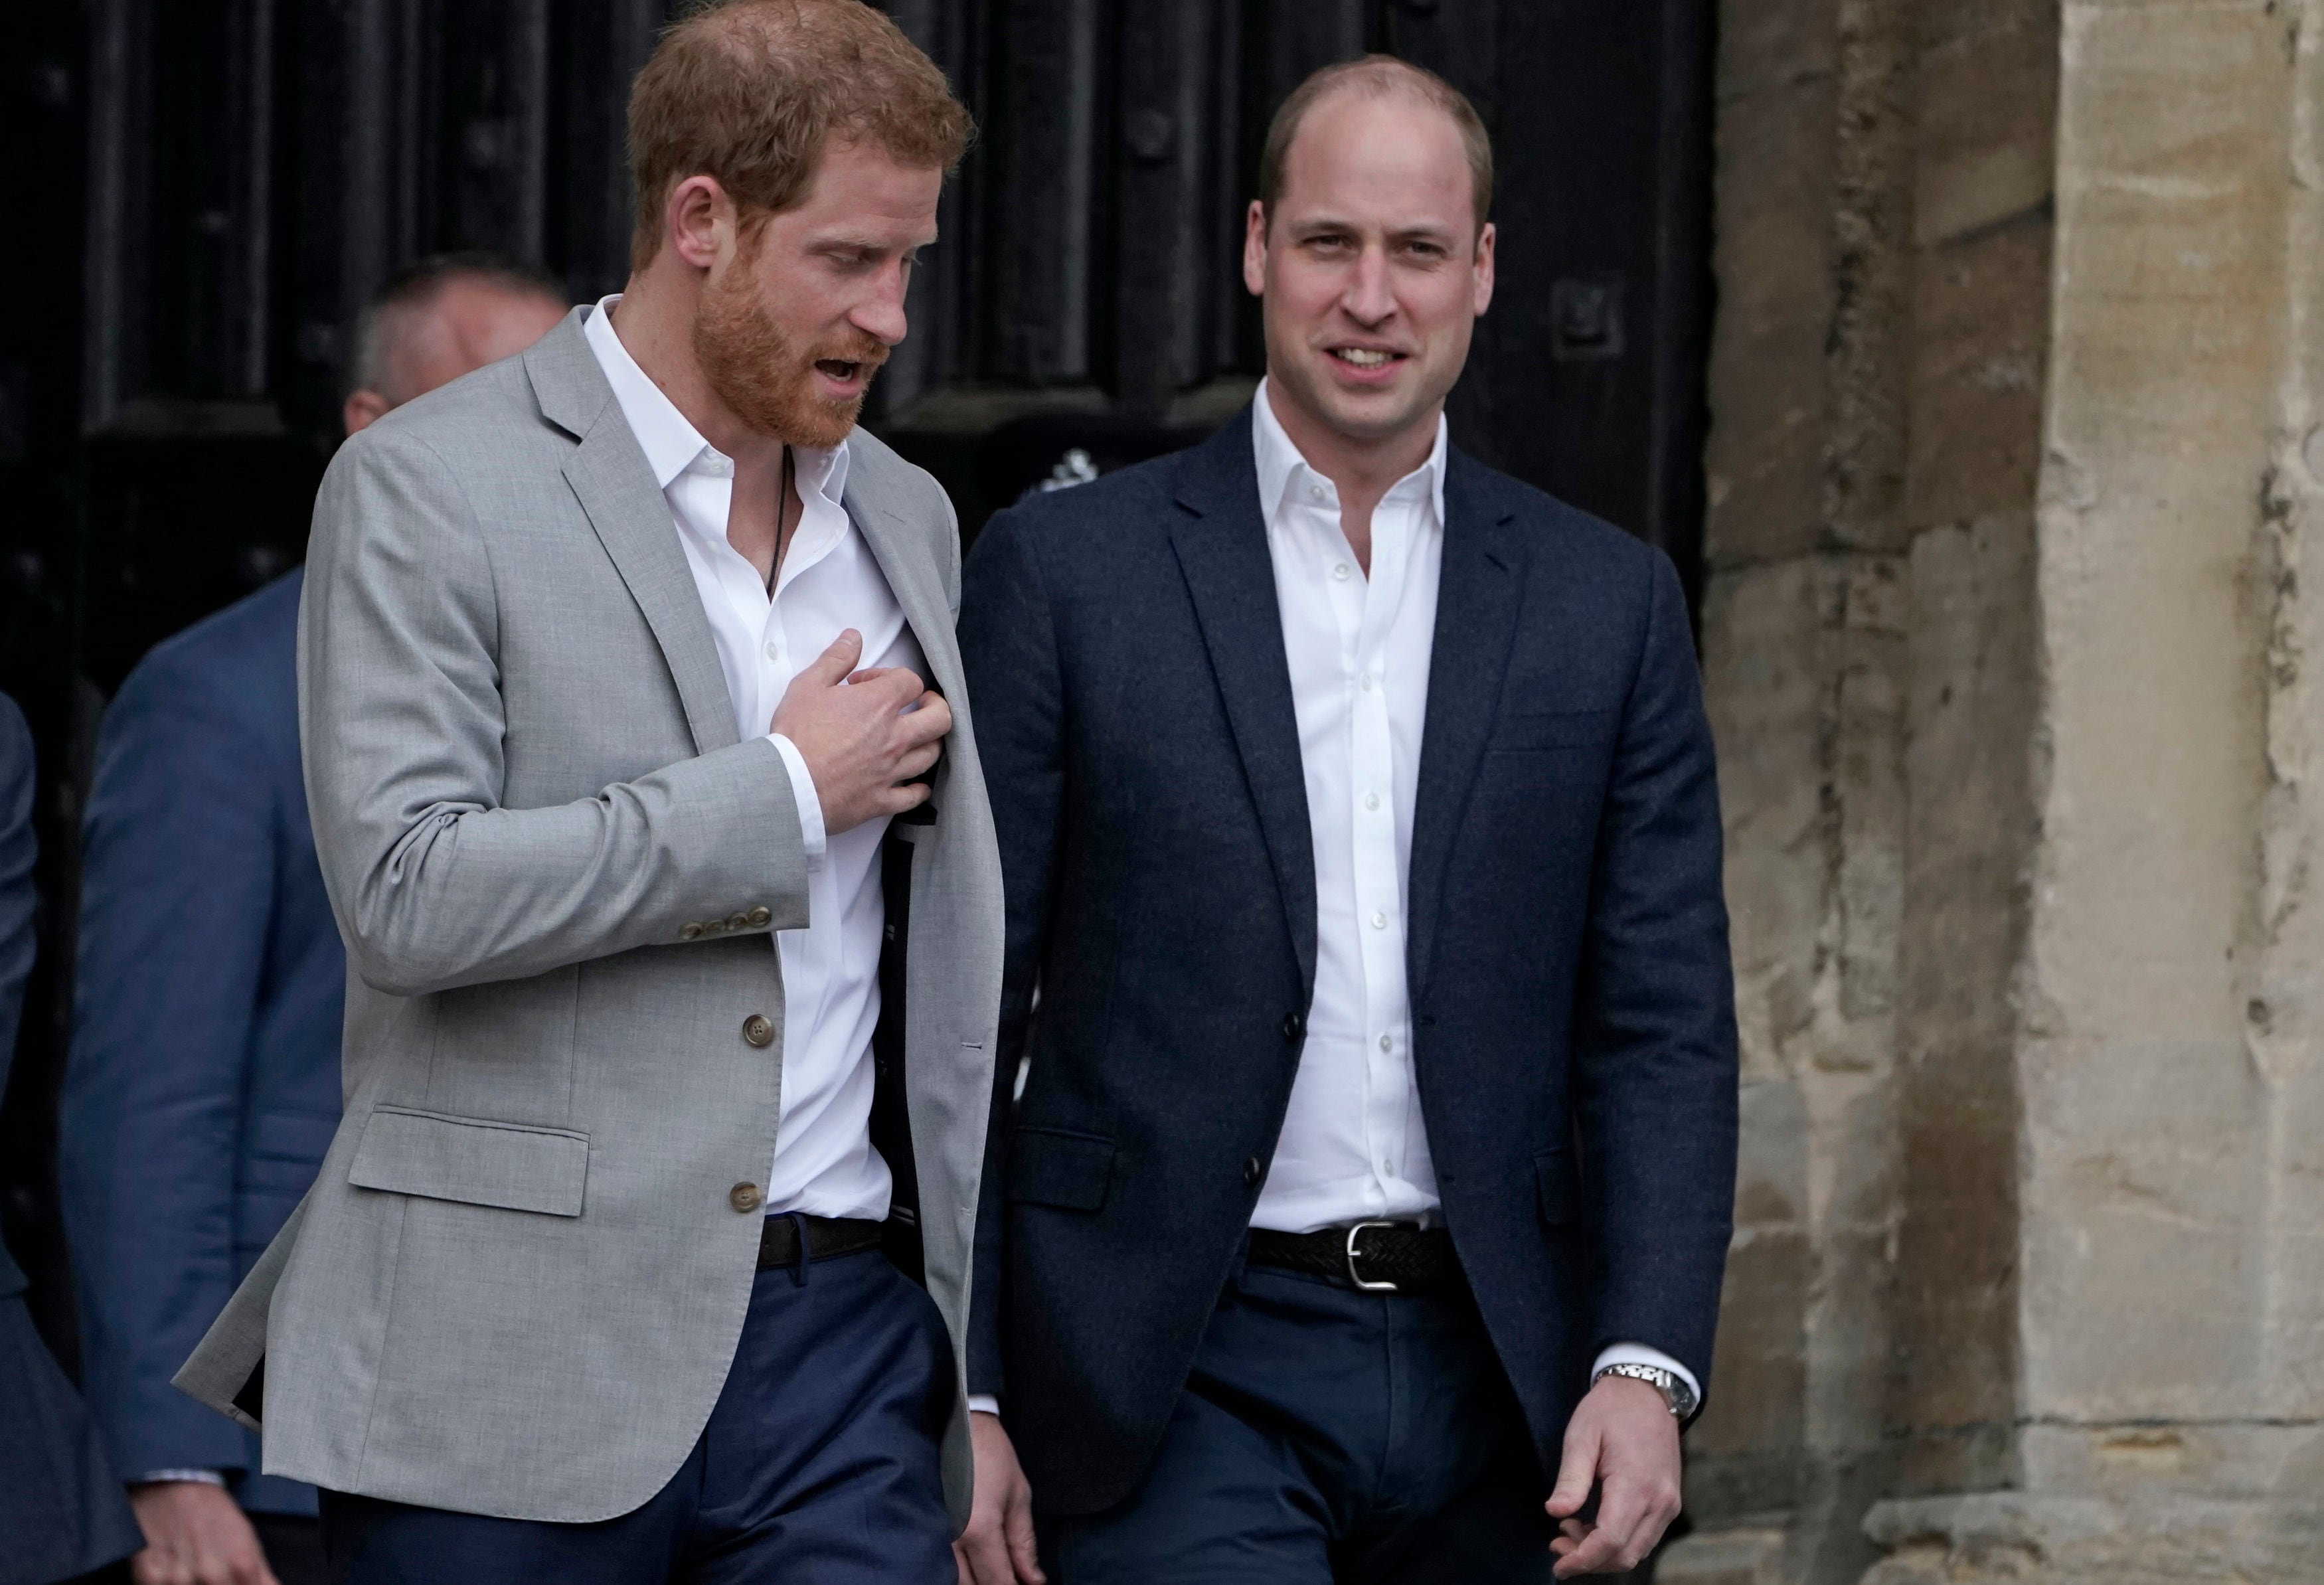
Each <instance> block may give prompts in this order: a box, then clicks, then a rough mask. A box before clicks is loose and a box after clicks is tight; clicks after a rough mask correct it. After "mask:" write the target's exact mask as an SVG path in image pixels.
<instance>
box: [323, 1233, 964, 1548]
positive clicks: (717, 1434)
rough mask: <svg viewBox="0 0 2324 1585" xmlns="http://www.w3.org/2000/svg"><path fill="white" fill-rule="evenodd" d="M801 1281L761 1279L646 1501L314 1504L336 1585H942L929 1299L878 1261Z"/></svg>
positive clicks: (944, 1383) (949, 1362)
mask: <svg viewBox="0 0 2324 1585" xmlns="http://www.w3.org/2000/svg"><path fill="white" fill-rule="evenodd" d="M803 1274H804V1277H805V1281H804V1282H803V1283H802V1282H801V1281H799V1280H798V1274H795V1273H794V1272H793V1271H791V1270H790V1269H788V1268H786V1269H783V1270H777V1271H762V1272H761V1273H759V1276H758V1281H757V1283H756V1284H755V1285H754V1286H752V1290H751V1311H750V1314H749V1316H748V1318H747V1319H745V1321H744V1322H743V1323H742V1341H740V1342H739V1343H738V1344H737V1345H736V1347H735V1350H734V1363H733V1367H732V1368H731V1369H730V1370H729V1371H728V1373H727V1377H726V1386H725V1387H724V1390H723V1391H722V1392H721V1393H720V1394H719V1396H718V1402H717V1405H716V1406H715V1407H714V1408H713V1409H712V1410H711V1412H710V1424H708V1425H707V1426H706V1427H705V1429H704V1431H703V1433H702V1436H701V1439H700V1440H699V1441H697V1442H696V1443H695V1445H694V1451H692V1452H691V1453H690V1454H688V1455H687V1460H686V1461H685V1462H684V1463H683V1464H681V1465H680V1466H679V1467H678V1473H677V1474H676V1475H674V1476H672V1477H671V1478H670V1481H669V1484H668V1485H667V1486H665V1487H663V1488H662V1489H661V1490H660V1492H659V1493H658V1494H657V1495H656V1496H655V1497H653V1498H652V1499H651V1500H650V1501H649V1502H648V1503H647V1504H646V1505H645V1506H644V1507H641V1508H639V1509H637V1510H636V1511H634V1512H632V1513H628V1514H624V1515H622V1516H621V1517H619V1518H616V1519H606V1520H603V1521H600V1522H598V1523H596V1524H590V1525H557V1524H549V1523H544V1522H541V1521H537V1520H529V1519H496V1518H490V1517H486V1516H482V1515H477V1514H456V1513H447V1512H445V1511H443V1510H441V1509H437V1508H423V1507H411V1506H410V1505H408V1504H404V1503H394V1502H385V1501H382V1500H380V1499H378V1498H376V1497H354V1496H349V1495H347V1494H346V1493H344V1492H334V1491H326V1492H324V1493H323V1494H322V1513H323V1547H324V1552H325V1553H326V1555H327V1558H328V1561H329V1566H330V1577H331V1579H332V1580H333V1581H334V1582H335V1585H475V1581H478V1580H492V1581H493V1582H494V1585H598V1582H602V1585H663V1582H665V1581H668V1582H684V1585H746V1582H747V1585H760V1582H762V1581H763V1582H769V1585H773V1582H777V1581H779V1582H781V1585H791V1582H793V1581H799V1582H802V1585H807V1582H811V1585H954V1580H956V1578H957V1571H956V1570H955V1567H954V1562H953V1557H952V1525H951V1521H950V1520H949V1518H948V1517H947V1516H946V1515H945V1499H944V1488H943V1483H942V1481H941V1479H940V1478H939V1476H938V1473H937V1442H938V1440H939V1438H940V1437H941V1436H942V1434H943V1432H944V1426H945V1419H946V1417H947V1416H948V1415H950V1414H951V1413H952V1406H953V1394H954V1370H953V1351H952V1341H951V1339H950V1338H949V1337H948V1336H947V1335H946V1334H945V1326H944V1321H943V1319H942V1317H940V1316H939V1315H938V1314H937V1313H936V1304H935V1302H934V1301H933V1300H931V1299H930V1298H929V1297H928V1296H927V1294H926V1293H925V1292H924V1291H922V1290H921V1289H920V1288H919V1286H918V1285H916V1284H914V1283H913V1282H912V1281H911V1280H910V1279H908V1278H907V1277H906V1276H903V1275H902V1274H900V1273H899V1272H898V1271H897V1270H896V1268H895V1267H892V1266H890V1264H889V1263H888V1261H887V1258H885V1257H884V1256H882V1255H881V1253H880V1252H879V1251H877V1250H867V1251H865V1252H863V1253H862V1254H856V1255H844V1256H841V1257H838V1258H835V1259H830V1260H822V1261H817V1262H816V1263H814V1264H812V1265H809V1266H807V1267H804V1268H803ZM606 1434H607V1435H609V1436H618V1435H620V1434H621V1428H620V1427H619V1426H608V1427H606Z"/></svg>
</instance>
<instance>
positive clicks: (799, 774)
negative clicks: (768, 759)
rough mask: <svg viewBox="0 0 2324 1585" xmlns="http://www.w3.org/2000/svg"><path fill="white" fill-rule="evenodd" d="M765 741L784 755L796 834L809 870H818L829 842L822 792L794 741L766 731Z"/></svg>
mask: <svg viewBox="0 0 2324 1585" xmlns="http://www.w3.org/2000/svg"><path fill="white" fill-rule="evenodd" d="M767 741H768V742H770V743H772V744H774V745H775V752H777V753H778V754H780V755H781V756H782V757H783V766H784V768H785V769H788V770H789V772H790V773H791V797H794V798H796V799H798V817H799V837H800V840H801V842H802V843H804V844H805V845H806V848H807V869H808V870H809V871H816V870H820V869H822V868H823V854H824V850H825V847H827V846H828V845H829V844H828V843H827V842H826V841H825V837H824V834H823V795H822V794H821V793H819V792H817V791H816V790H815V778H814V777H812V776H809V775H808V774H807V756H806V755H804V754H802V753H800V752H799V751H798V744H797V743H795V742H791V740H790V739H788V738H787V737H785V736H784V735H783V734H782V733H779V732H770V733H768V734H767Z"/></svg>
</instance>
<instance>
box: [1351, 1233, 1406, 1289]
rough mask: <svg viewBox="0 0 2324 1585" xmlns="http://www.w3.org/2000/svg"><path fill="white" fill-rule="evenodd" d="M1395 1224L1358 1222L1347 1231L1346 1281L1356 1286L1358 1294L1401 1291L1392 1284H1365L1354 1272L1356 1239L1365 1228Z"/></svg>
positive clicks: (1355, 1271)
mask: <svg viewBox="0 0 2324 1585" xmlns="http://www.w3.org/2000/svg"><path fill="white" fill-rule="evenodd" d="M1395 1225H1396V1223H1394V1222H1392V1221H1360V1222H1358V1223H1356V1224H1355V1225H1354V1226H1353V1227H1351V1228H1350V1229H1349V1230H1348V1248H1347V1262H1348V1280H1349V1281H1350V1282H1351V1283H1353V1284H1355V1285H1356V1288H1357V1290H1358V1291H1359V1292H1360V1293H1367V1294H1393V1293H1398V1292H1401V1291H1402V1290H1401V1289H1399V1288H1398V1287H1397V1286H1396V1284H1394V1283H1392V1282H1366V1281H1365V1280H1364V1279H1363V1276H1362V1274H1361V1273H1360V1272H1359V1271H1357V1270H1356V1239H1357V1237H1358V1236H1359V1235H1360V1234H1361V1233H1362V1232H1363V1230H1365V1229H1366V1228H1372V1227H1394V1226H1395Z"/></svg>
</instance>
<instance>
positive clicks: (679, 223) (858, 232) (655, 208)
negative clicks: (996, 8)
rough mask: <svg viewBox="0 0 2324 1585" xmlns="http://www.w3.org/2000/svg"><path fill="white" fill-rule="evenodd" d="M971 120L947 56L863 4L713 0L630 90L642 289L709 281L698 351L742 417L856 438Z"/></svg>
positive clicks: (821, 438)
mask: <svg viewBox="0 0 2324 1585" xmlns="http://www.w3.org/2000/svg"><path fill="white" fill-rule="evenodd" d="M970 131H971V125H970V122H969V116H968V112H967V110H966V109H965V108H964V107H963V106H962V105H961V104H960V102H959V101H958V100H957V99H955V98H954V97H953V95H952V90H951V89H950V88H949V87H948V86H947V85H946V84H945V77H944V73H943V72H942V71H941V70H940V69H938V68H937V67H936V63H935V62H934V61H932V60H929V59H928V58H927V56H926V55H924V54H922V53H921V52H920V51H919V50H918V48H916V47H915V46H914V45H913V43H912V41H910V40H909V39H908V38H906V37H905V36H904V34H903V32H901V31H900V30H899V29H898V28H897V26H896V24H895V23H892V22H890V20H889V19H888V18H887V17H886V16H885V15H884V14H881V12H880V11H878V10H876V9H874V8H873V7H872V6H870V5H864V4H862V0H719V3H716V4H713V5H705V6H703V7H702V8H700V9H698V10H696V11H695V12H693V13H691V14H689V15H687V17H686V18H685V19H684V20H683V21H681V22H679V23H678V24H677V25H676V26H675V27H673V28H671V29H670V30H669V32H668V33H666V34H665V35H663V38H662V41H661V42H660V44H659V46H658V47H657V48H656V49H655V51H654V53H653V57H652V59H651V60H649V61H648V62H647V63H646V67H645V69H644V70H643V71H642V72H641V73H640V74H639V76H638V80H637V84H636V86H635V87H634V88H632V91H631V94H630V162H631V167H632V170H633V172H634V173H635V176H636V180H637V203H638V227H637V232H636V235H635V237H634V238H633V240H632V244H631V274H632V291H633V292H634V291H636V290H640V289H641V287H643V288H645V289H646V290H649V291H657V292H659V291H663V290H669V291H685V292H691V293H692V294H694V302H693V313H692V319H693V323H692V327H691V329H692V334H691V340H692V351H693V355H694V358H695V361H696V363H697V364H699V366H700V368H701V370H702V373H703V374H704V377H705V380H706V381H707V382H708V383H709V385H710V388H711V390H712V391H713V392H715V395H716V396H717V398H718V399H719V400H720V401H722V402H724V404H725V406H726V407H727V408H728V409H729V410H731V411H732V412H733V414H734V416H735V417H736V418H737V419H741V420H742V422H743V423H744V424H746V425H748V426H749V427H750V428H751V429H754V430H756V431H758V432H759V433H761V434H762V435H767V436H770V437H774V438H781V439H783V440H786V441H795V442H798V443H799V444H802V445H809V446H818V447H828V446H834V445H836V444H837V443H838V442H839V441H840V440H841V439H843V438H844V437H845V436H846V434H847V431H848V430H849V429H851V428H853V425H854V422H855V416H856V413H857V412H858V410H860V409H861V408H862V403H863V395H864V392H865V391H866V390H867V389H868V388H869V386H870V384H871V376H872V375H873V373H876V372H877V371H878V369H879V367H880V365H881V364H883V363H885V362H886V361H887V357H888V349H889V348H890V347H891V346H894V345H895V344H896V343H897V342H899V341H900V340H902V339H903V336H904V330H905V319H904V291H905V289H906V287H907V285H908V282H909V279H910V271H911V265H912V260H913V255H914V254H915V253H917V252H918V249H919V248H921V247H924V246H926V245H927V244H928V243H929V242H932V241H933V240H935V237H936V198H937V196H938V195H939V193H940V192H941V191H942V189H943V186H944V179H945V176H946V175H947V174H949V173H950V171H951V170H952V169H953V167H954V165H956V164H957V163H958V162H959V161H960V157H961V154H962V152H964V150H965V149H966V148H967V146H968V139H969V135H970Z"/></svg>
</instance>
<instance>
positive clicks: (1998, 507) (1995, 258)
mask: <svg viewBox="0 0 2324 1585" xmlns="http://www.w3.org/2000/svg"><path fill="white" fill-rule="evenodd" d="M2050 243H2051V225H2050V221H2049V218H2048V217H2047V216H2046V215H2043V214H2040V213H2034V214H2028V215H2021V216H2019V217H2017V218H2015V219H2014V220H2011V221H2009V222H2007V223H2006V224H2003V225H2000V226H1995V227H1992V228H1989V229H1987V230H1986V231H1984V232H1983V233H1981V234H1979V235H1976V236H1973V237H1970V238H1969V239H1966V240H1964V241H1960V242H1958V243H1953V244H1948V245H1946V246H1942V247H1937V248H1932V249H1930V250H1928V251H1927V252H1925V253H1923V255H1922V257H1921V267H1920V272H1919V275H1918V277H1917V279H1916V281H1915V284H1914V298H1915V306H1914V343H1915V345H1914V359H1913V392H1912V418H1911V430H1912V435H1911V444H1912V465H1911V478H1910V483H1909V485H1908V496H1907V503H1906V507H1905V511H1906V513H1907V515H1908V517H1909V518H1910V519H1911V521H1913V523H1914V525H1916V526H1918V527H1922V528H1934V527H1937V526H1940V525H1943V524H1948V523H1966V522H1968V521H1971V520H1973V519H1977V518H1980V517H1986V516H1990V515H1993V514H1996V513H2004V512H2015V513H2018V514H2021V516H2022V519H2023V521H2025V522H2026V523H2027V524H2028V526H2029V529H2030V525H2031V522H2032V513H2033V505H2034V502H2035V499H2036V496H2037V493H2038V491H2039V485H2040V478H2041V465H2042V406H2043V384H2044V378H2045V375H2046V374H2047V372H2048V364H2049V346H2050V343H2049V335H2050ZM2028 537H2029V539H2030V537H2031V536H2030V532H2029V536H2028ZM2030 587H2031V579H2030V574H2029V577H2028V588H2029V592H2030Z"/></svg>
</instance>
